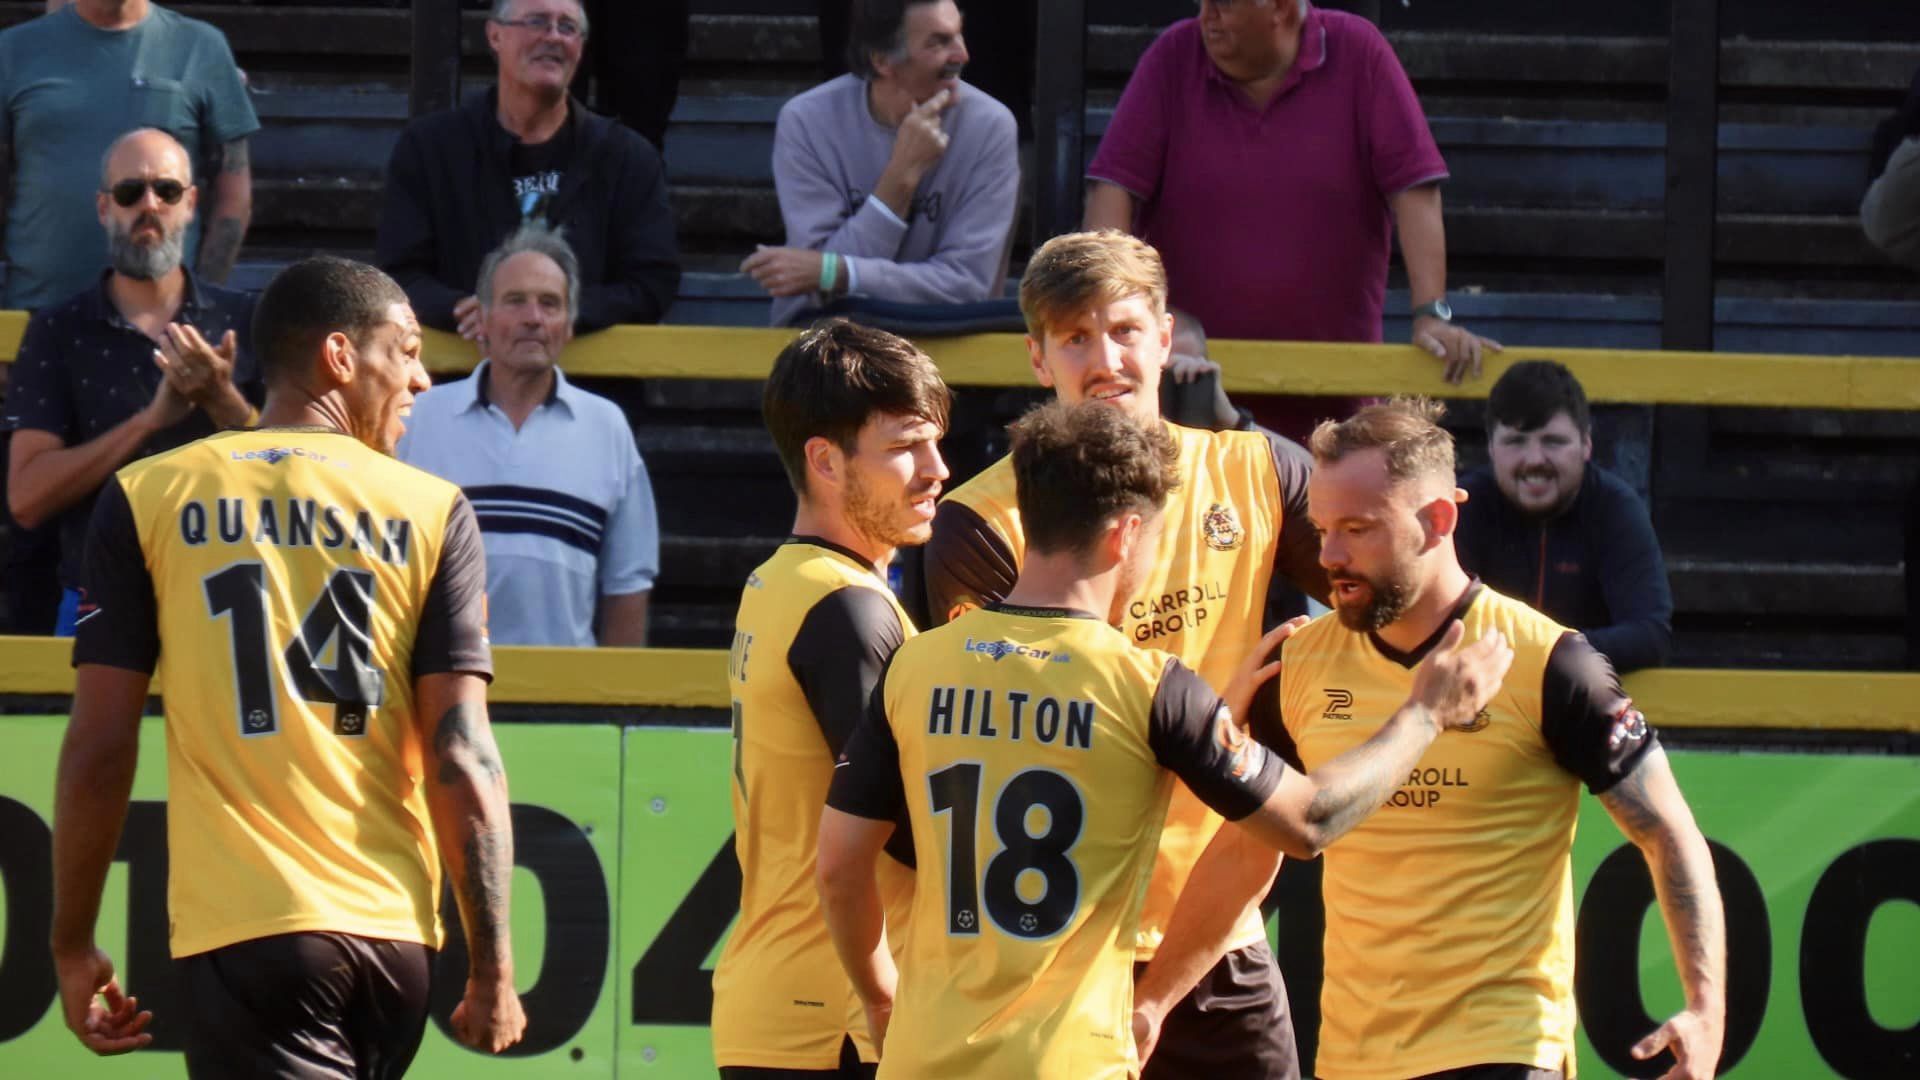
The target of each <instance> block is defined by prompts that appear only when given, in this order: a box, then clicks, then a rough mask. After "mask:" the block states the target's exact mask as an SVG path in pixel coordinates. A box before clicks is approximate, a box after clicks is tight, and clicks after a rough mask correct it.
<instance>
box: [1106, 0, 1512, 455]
mask: <svg viewBox="0 0 1920 1080" xmlns="http://www.w3.org/2000/svg"><path fill="white" fill-rule="evenodd" d="M1446 176H1447V165H1446V162H1445V161H1443V160H1441V157H1440V151H1439V149H1438V148H1437V147H1436V146H1435V145H1434V142H1433V135H1432V133H1431V132H1429V131H1428V130H1427V120H1426V115H1425V114H1424V113H1423V112H1422V111H1421V109H1420V102H1419V100H1418V99H1417V98H1416V97H1415V96H1414V93H1413V86H1412V84H1410V83H1409V82H1408V81H1407V74H1406V72H1405V71H1404V70H1402V69H1401V67H1400V61H1399V60H1398V59H1397V58H1396V57H1395V56H1394V55H1393V49H1392V48H1391V47H1390V46H1389V45H1388V44H1387V42H1386V39H1385V38H1384V37H1382V36H1381V35H1380V31H1379V30H1377V29H1375V28H1374V26H1373V24H1372V23H1369V22H1367V21H1366V20H1365V19H1363V18H1361V17H1359V16H1357V15H1350V14H1347V13H1345V12H1340V11H1325V10H1322V9H1320V8H1318V7H1315V6H1311V5H1309V4H1308V3H1307V2H1306V0H1297V2H1296V0H1202V2H1201V4H1200V14H1199V17H1198V18H1194V19H1182V20H1181V21H1179V22H1177V23H1174V24H1173V25H1172V26H1170V27H1168V28H1167V30H1166V31H1165V32H1164V33H1162V34H1161V35H1160V37H1159V38H1158V39H1157V40H1155V41H1154V43H1153V45H1152V46H1150V47H1149V48H1148V49H1147V51H1146V54H1145V55H1144V56H1142V57H1141V58H1140V64H1139V66H1138V67H1136V68H1135V69H1134V72H1133V75H1132V77H1131V78H1129V79H1128V81H1127V88H1126V91H1125V92H1124V93H1123V94H1122V95H1121V97H1120V104H1119V107H1118V108H1116V109H1115V110H1114V114H1113V121H1112V122H1111V123H1110V124H1108V125H1107V132H1106V135H1105V136H1104V137H1103V138H1102V139H1101V140H1100V149H1099V152H1098V153H1097V154H1096V155H1095V156H1094V159H1093V164H1092V165H1091V166H1089V167H1088V169H1087V178H1088V181H1089V189H1088V192H1087V208H1086V227H1087V228H1088V229H1102V228H1111V229H1121V230H1126V231H1133V232H1137V233H1138V235H1139V236H1140V237H1141V238H1143V239H1145V240H1146V241H1147V242H1148V243H1150V244H1152V245H1153V246H1154V247H1155V248H1157V249H1159V251H1160V254H1161V256H1162V258H1164V259H1165V260H1166V265H1167V280H1168V284H1169V286H1170V288H1171V289H1172V292H1171V295H1170V297H1169V302H1170V303H1171V304H1172V305H1173V306H1174V307H1176V308H1178V309H1180V310H1181V311H1182V312H1185V313H1187V314H1189V315H1191V316H1193V317H1194V318H1197V319H1198V320H1199V322H1200V323H1201V325H1202V326H1204V327H1205V328H1206V332H1207V334H1208V335H1210V336H1212V337H1216V338H1261V339H1269V340H1285V341H1361V342H1377V341H1379V340H1380V339H1381V323H1380V319H1381V309H1382V306H1383V305H1384V303H1385V296H1386V287H1387V258H1388V253H1389V251H1390V249H1391V246H1392V245H1391V240H1392V232H1393V231H1394V230H1396V229H1397V230H1398V232H1399V235H1400V248H1401V253H1402V257H1403V259H1404V260H1405V262H1406V267H1407V278H1408V284H1409V287H1410V289H1411V291H1412V294H1413V297H1412V300H1413V343H1414V344H1415V345H1416V346H1418V347H1420V348H1422V349H1425V350H1426V351H1428V352H1430V353H1432V354H1434V355H1435V356H1436V357H1439V358H1441V359H1442V360H1443V361H1444V362H1445V364H1446V369H1445V372H1446V377H1447V379H1448V381H1450V382H1459V381H1461V380H1462V379H1465V378H1470V377H1473V376H1477V375H1478V374H1479V371H1480V363H1481V353H1482V351H1483V350H1484V349H1487V348H1493V349H1498V348H1499V345H1498V343H1496V342H1491V341H1488V340H1486V339H1483V338H1480V337H1477V336H1475V335H1474V334H1472V333H1469V332H1468V331H1467V330H1466V329H1464V328H1463V327H1460V326H1458V325H1456V324H1454V322H1453V321H1452V320H1453V310H1452V308H1450V307H1449V306H1448V305H1447V300H1446V293H1447V253H1446V231H1445V226H1444V225H1443V223H1442V221H1441V216H1440V181H1441V180H1444V179H1446ZM1276 419H1279V418H1278V417H1276ZM1312 419H1313V417H1307V416H1300V417H1290V418H1288V420H1287V421H1282V422H1281V426H1282V428H1283V429H1286V428H1290V429H1291V432H1290V433H1292V434H1296V435H1304V430H1302V427H1301V422H1303V421H1304V422H1308V423H1310V422H1311V420H1312Z"/></svg>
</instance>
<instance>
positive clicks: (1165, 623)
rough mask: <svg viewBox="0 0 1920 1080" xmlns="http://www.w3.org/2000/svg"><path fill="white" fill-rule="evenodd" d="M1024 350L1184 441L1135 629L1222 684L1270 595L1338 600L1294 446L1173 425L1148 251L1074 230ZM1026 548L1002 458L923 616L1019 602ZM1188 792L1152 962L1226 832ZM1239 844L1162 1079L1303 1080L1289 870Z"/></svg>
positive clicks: (1172, 844) (1031, 305)
mask: <svg viewBox="0 0 1920 1080" xmlns="http://www.w3.org/2000/svg"><path fill="white" fill-rule="evenodd" d="M1020 306H1021V310H1022V311H1023V312H1024V313H1025V316H1026V321H1027V330H1028V337H1027V351H1028V359H1029V361H1030V362H1031V363H1032V366H1033V370H1034V374H1035V376H1036V377H1037V378H1038V379H1039V381H1040V383H1041V385H1043V386H1047V387H1050V388H1051V389H1052V390H1053V391H1054V393H1055V396H1056V397H1057V398H1058V400H1061V401H1066V402H1078V401H1098V402H1102V403H1104V404H1106V405H1109V406H1111V407H1113V408H1117V409H1120V410H1121V411H1123V412H1125V413H1126V414H1127V415H1129V416H1131V417H1133V418H1134V419H1136V420H1138V421H1140V422H1142V423H1147V424H1163V426H1164V427H1165V428H1166V430H1167V431H1168V433H1169V434H1170V435H1172V436H1173V438H1174V439H1175V441H1176V444H1177V446H1178V452H1179V463H1180V478H1181V486H1180V490H1178V491H1177V492H1175V493H1174V494H1173V496H1172V501H1171V502H1170V503H1169V505H1168V507H1167V510H1166V513H1165V524H1164V526H1163V528H1162V529H1161V531H1160V538H1159V541H1158V545H1157V547H1156V548H1155V551H1154V554H1153V558H1152V560H1151V563H1150V565H1149V568H1148V570H1147V572H1146V573H1145V574H1144V575H1143V576H1142V578H1141V580H1140V582H1139V585H1138V587H1137V588H1136V589H1135V590H1134V591H1133V592H1132V593H1131V594H1130V595H1129V596H1128V597H1127V598H1126V599H1127V604H1126V609H1125V616H1126V619H1125V622H1124V623H1123V625H1122V630H1123V632H1125V633H1126V635H1127V637H1128V638H1129V639H1131V640H1132V641H1133V642H1134V643H1135V644H1138V645H1141V646H1144V647H1148V648H1155V649H1165V650H1167V651H1168V652H1171V653H1173V654H1174V655H1176V656H1178V657H1180V659H1181V660H1182V661H1183V662H1185V663H1186V664H1188V665H1189V666H1191V667H1192V668H1193V669H1194V670H1195V671H1197V672H1198V673H1199V674H1200V675H1201V677H1202V678H1205V679H1206V680H1208V681H1209V682H1210V683H1212V684H1213V685H1215V686H1223V685H1225V684H1226V682H1227V680H1228V679H1229V678H1230V677H1231V676H1232V674H1233V671H1234V668H1235V666H1236V665H1237V664H1238V663H1239V662H1240V660H1241V658H1242V657H1244V656H1245V655H1246V654H1247V652H1248V650H1250V649H1252V648H1253V646H1254V643H1255V642H1257V641H1259V639H1260V635H1261V631H1262V630H1263V629H1264V627H1265V623H1266V621H1267V620H1266V614H1267V610H1268V607H1269V601H1270V596H1271V594H1273V593H1274V592H1275V591H1277V590H1279V589H1284V588H1286V587H1288V586H1292V587H1296V588H1298V589H1300V590H1302V591H1304V592H1306V593H1308V594H1309V595H1312V596H1314V597H1317V598H1320V599H1323V600H1324V599H1325V598H1326V595H1327V589H1326V576H1325V574H1324V573H1323V572H1322V570H1321V569H1320V565H1319V561H1318V550H1319V549H1318V544H1317V542H1316V540H1315V538H1314V535H1313V529H1312V526H1311V525H1310V524H1309V523H1308V521H1307V515H1306V501H1307V477H1308V475H1309V474H1310V473H1311V471H1312V460H1311V459H1310V458H1309V457H1308V456H1307V453H1306V451H1305V450H1303V449H1301V447H1300V446H1298V445H1297V444H1295V443H1293V442H1290V441H1288V440H1286V439H1282V438H1280V437H1279V436H1276V435H1271V434H1268V433H1265V432H1258V431H1222V432H1211V431H1199V430H1195V429H1192V428H1185V427H1181V426H1179V425H1176V424H1170V423H1164V421H1163V420H1162V418H1161V416H1160V394H1159V387H1160V380H1161V373H1162V368H1163V367H1164V366H1165V365H1166V363H1167V359H1168V355H1169V352H1170V350H1171V348H1172V343H1173V322H1174V320H1173V317H1172V316H1171V315H1170V314H1169V313H1168V311H1167V284H1166V272H1165V270H1164V269H1163V268H1162V266H1161V263H1160V256H1159V254H1158V253H1156V252H1155V251H1154V250H1153V248H1151V247H1149V246H1148V245H1146V244H1145V243H1142V242H1141V241H1139V240H1137V239H1135V238H1133V237H1131V236H1128V235H1126V234H1124V233H1120V232H1113V231H1106V232H1097V233H1070V234H1067V235H1065V236H1057V237H1054V238H1053V239H1052V240H1049V241H1048V242H1047V243H1045V244H1043V245H1041V247H1040V249H1039V250H1038V251H1036V252H1034V255H1033V258H1032V259H1031V260H1030V261H1029V262H1028V264H1027V271H1026V275H1025V276H1024V277H1023V278H1022V279H1021V282H1020ZM1024 550H1025V537H1024V533H1023V529H1022V516H1021V514H1020V513H1019V510H1018V508H1017V506H1016V505H1015V498H1014V483H1013V475H1012V469H1011V466H1010V463H1009V461H1008V460H1007V459H1004V458H1003V459H1002V460H1001V461H999V462H997V463H995V464H994V465H992V466H989V467H988V468H987V469H986V470H985V471H984V472H982V473H981V474H980V475H979V476H976V477H975V478H973V479H972V480H970V481H968V482H967V483H965V484H962V485H961V486H960V487H959V488H957V489H955V490H954V492H953V493H952V494H950V495H949V496H948V497H947V498H946V499H945V500H943V501H942V502H941V504H940V513H939V515H938V516H937V517H936V518H935V519H934V525H933V539H932V540H931V541H930V542H929V543H928V545H927V549H926V560H925V564H926V569H925V574H926V580H927V594H928V610H929V612H930V617H931V618H932V619H934V620H935V621H936V622H938V621H944V618H948V617H952V616H953V615H957V614H958V613H959V612H960V611H963V610H965V609H967V608H969V607H974V606H979V605H981V604H987V603H992V602H993V601H995V600H999V599H1001V598H1003V597H1005V596H1006V594H1007V590H1008V588H1010V587H1011V586H1012V584H1013V580H1014V577H1015V575H1016V574H1017V573H1018V572H1019V570H1020V567H1021V565H1022V560H1023V555H1024ZM1220 820H1221V819H1220V817H1219V815H1217V814H1214V813H1212V812H1211V811H1209V810H1208V809H1207V807H1206V806H1205V805H1204V804H1203V803H1202V802H1201V801H1200V800H1199V799H1198V798H1197V797H1196V796H1195V794H1194V793H1193V792H1190V791H1187V790H1185V789H1183V788H1179V787H1176V788H1175V791H1174V795H1173V800H1172V802H1171V804H1170V806H1169V809H1168V812H1167V825H1166V829H1165V831H1164V832H1163V833H1162V834H1161V838H1160V852H1159V855H1158V860H1157V862H1156V865H1155V867H1154V873H1153V881H1152V884H1151V885H1150V886H1149V890H1148V894H1147V901H1146V907H1145V909H1144V912H1143V914H1142V916H1141V920H1140V940H1139V942H1138V945H1139V959H1140V960H1142V961H1145V960H1147V959H1149V958H1151V957H1152V956H1153V954H1154V950H1155V948H1156V947H1157V946H1158V945H1159V942H1160V937H1161V935H1162V934H1163V933H1164V932H1165V930H1166V921H1167V918H1168V917H1169V915H1170V913H1171V911H1172V908H1173V901H1174V897H1175V896H1176V895H1178V894H1179V893H1180V892H1181V891H1182V890H1183V889H1184V888H1186V887H1187V885H1188V876H1189V874H1190V873H1191V871H1192V869H1193V867H1194V864H1195V861H1196V860H1197V859H1198V858H1199V856H1200V853H1201V851H1202V850H1203V849H1204V848H1205V847H1206V846H1207V844H1208V842H1209V841H1210V840H1211V839H1212V838H1213V836H1214V835H1215V833H1216V831H1218V830H1219V828H1220ZM1242 841H1243V837H1242V835H1241V833H1240V832H1239V831H1238V830H1234V831H1229V832H1228V833H1227V834H1226V839H1225V840H1223V841H1222V843H1223V844H1226V845H1229V846H1231V845H1241V850H1240V851H1239V852H1238V857H1236V858H1231V859H1220V860H1216V861H1215V862H1214V863H1213V864H1212V871H1211V873H1210V875H1209V877H1208V879H1206V880H1204V881H1202V882H1200V883H1199V886H1198V887H1200V888H1202V889H1204V890H1205V891H1206V892H1207V893H1208V894H1209V895H1211V896H1213V897H1214V898H1215V903H1214V905H1213V906H1212V907H1211V908H1209V911H1210V912H1212V913H1216V914H1218V915H1219V916H1220V917H1221V920H1222V925H1219V926H1216V927H1212V928H1211V930H1212V932H1214V933H1217V934H1219V935H1220V936H1222V937H1223V938H1225V939H1226V942H1227V944H1228V945H1229V946H1231V951H1230V952H1229V953H1228V954H1227V955H1226V956H1225V957H1224V958H1223V959H1221V960H1220V961H1219V963H1218V964H1216V965H1215V967H1214V969H1213V970H1212V971H1211V972H1209V973H1208V974H1207V976H1206V978H1205V979H1203V980H1201V981H1200V982H1199V983H1198V984H1197V985H1194V984H1191V983H1189V984H1188V985H1189V986H1192V989H1191V991H1190V992H1188V991H1187V990H1185V989H1184V988H1182V989H1181V990H1179V991H1177V992H1176V991H1175V989H1174V988H1172V987H1171V986H1168V985H1163V984H1160V983H1159V982H1157V981H1144V982H1142V983H1141V984H1140V985H1139V986H1138V987H1137V990H1136V992H1137V993H1138V995H1139V998H1140V1003H1141V1006H1142V1008H1143V1009H1144V1010H1147V1011H1150V1012H1154V1013H1164V1014H1166V1019H1165V1025H1164V1030H1165V1032H1166V1036H1165V1038H1164V1040H1163V1041H1162V1042H1161V1044H1160V1051H1159V1053H1158V1054H1157V1055H1155V1057H1154V1058H1153V1060H1152V1061H1151V1062H1150V1063H1149V1064H1148V1068H1147V1075H1148V1077H1149V1078H1150V1080H1151V1078H1154V1077H1156V1076H1163V1077H1168V1078H1175V1077H1184V1076H1192V1075H1198V1074H1204V1073H1207V1072H1210V1071H1213V1070H1217V1069H1221V1068H1228V1067H1231V1068H1233V1069H1234V1070H1236V1072H1235V1075H1237V1076H1245V1077H1257V1078H1261V1080H1290V1078H1292V1077H1295V1076H1298V1075H1299V1057H1298V1054H1297V1052H1296V1050H1295V1046H1294V1036H1293V1022H1292V1017H1291V1016H1290V1015H1289V1011H1288V1008H1287V996H1286V987H1285V985H1284V984H1283V983H1282V982H1281V980H1280V973H1279V969H1278V968H1277V967H1276V966H1275V964H1274V959H1273V953H1272V950H1271V949H1270V948H1269V947H1268V944H1267V935H1266V927H1265V925H1264V924H1263V922H1262V920H1261V918H1260V910H1259V902H1260V900H1261V899H1262V898H1263V897H1265V895H1266V893H1267V889H1268V887H1269V886H1270V885H1271V883H1272V881H1273V875H1274V872H1275V871H1276V870H1277V869H1278V867H1279V857H1278V855H1277V854H1276V853H1275V852H1273V851H1272V850H1271V849H1268V848H1265V847H1262V846H1260V845H1257V844H1250V843H1247V844H1243V843H1242Z"/></svg>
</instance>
